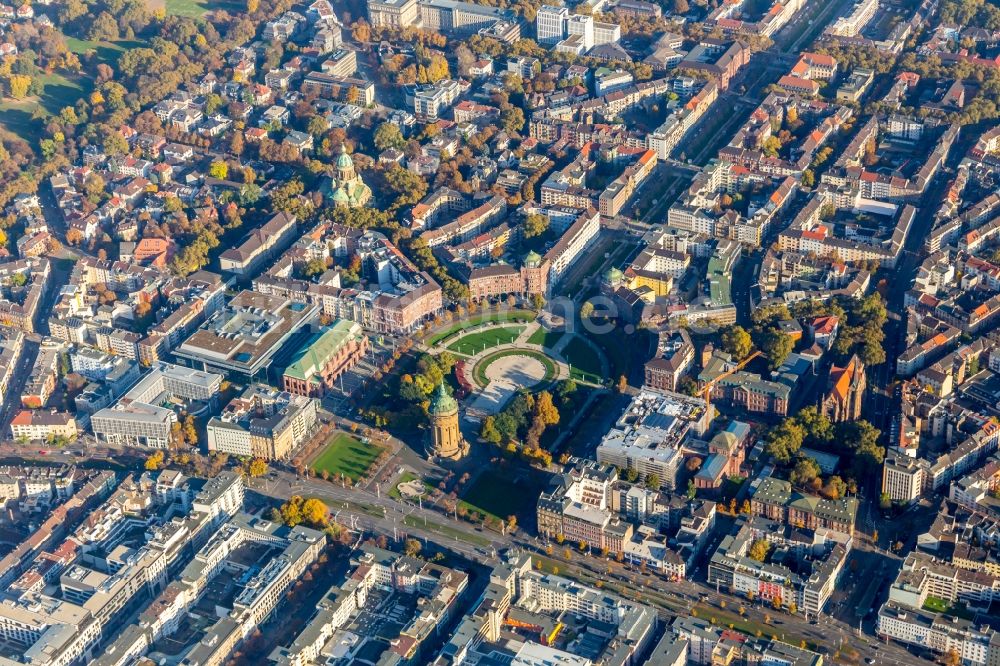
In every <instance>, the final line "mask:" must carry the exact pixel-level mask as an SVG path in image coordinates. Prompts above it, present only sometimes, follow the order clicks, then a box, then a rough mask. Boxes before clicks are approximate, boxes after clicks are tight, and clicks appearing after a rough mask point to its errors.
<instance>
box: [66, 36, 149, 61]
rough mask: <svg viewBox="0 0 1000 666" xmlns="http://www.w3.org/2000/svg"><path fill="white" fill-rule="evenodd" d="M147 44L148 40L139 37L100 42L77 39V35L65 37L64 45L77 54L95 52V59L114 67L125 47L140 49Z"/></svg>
mask: <svg viewBox="0 0 1000 666" xmlns="http://www.w3.org/2000/svg"><path fill="white" fill-rule="evenodd" d="M147 46H149V43H148V42H145V41H143V40H140V39H120V40H117V41H114V42H102V41H97V40H92V39H78V38H77V37H67V38H66V47H67V48H68V49H69V50H70V51H71V52H72V53H75V54H77V55H83V54H84V53H86V52H87V51H94V52H96V53H97V59H98V60H99V61H100V62H102V63H104V64H105V65H111V66H112V67H114V66H115V65H117V64H118V57H119V56H120V55H121V54H122V53H124V52H125V51H126V50H127V49H141V48H145V47H147Z"/></svg>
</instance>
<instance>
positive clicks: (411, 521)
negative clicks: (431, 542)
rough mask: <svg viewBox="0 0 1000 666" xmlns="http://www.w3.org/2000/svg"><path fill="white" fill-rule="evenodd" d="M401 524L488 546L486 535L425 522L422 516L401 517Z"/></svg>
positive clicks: (488, 541)
mask: <svg viewBox="0 0 1000 666" xmlns="http://www.w3.org/2000/svg"><path fill="white" fill-rule="evenodd" d="M403 524H404V525H406V526H407V527H425V528H426V529H429V530H430V531H431V532H437V533H438V534H440V535H442V536H446V537H449V538H452V539H457V540H459V541H464V542H466V543H471V544H473V545H476V546H488V545H490V540H489V539H487V538H486V537H481V536H478V535H476V534H468V533H466V532H463V531H462V530H457V529H455V528H454V527H450V526H448V525H442V524H440V523H435V522H433V521H427V522H425V521H424V519H423V518H417V517H416V516H407V517H406V518H403Z"/></svg>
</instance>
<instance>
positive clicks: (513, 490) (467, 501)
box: [459, 471, 537, 520]
mask: <svg viewBox="0 0 1000 666" xmlns="http://www.w3.org/2000/svg"><path fill="white" fill-rule="evenodd" d="M528 485H529V484H527V483H525V482H521V483H517V482H515V481H513V480H512V479H510V478H508V477H506V476H503V475H501V474H499V473H497V472H492V471H488V472H483V473H482V474H480V475H479V476H478V477H477V478H476V480H475V481H474V482H473V484H472V486H470V487H469V489H468V490H467V491H466V493H465V495H464V496H463V497H462V499H461V500H460V501H459V506H464V507H465V508H466V509H468V510H469V511H476V512H479V513H484V514H486V515H487V516H491V517H493V518H497V519H499V520H506V519H507V516H510V515H517V514H518V513H519V512H520V511H521V510H522V509H524V507H525V506H527V503H528V502H530V501H531V499H530V498H531V497H534V496H535V495H537V492H534V491H536V490H537V489H534V488H528V487H527V486H528ZM533 492H534V494H532V493H533Z"/></svg>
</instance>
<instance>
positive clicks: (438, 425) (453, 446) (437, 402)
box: [427, 384, 469, 460]
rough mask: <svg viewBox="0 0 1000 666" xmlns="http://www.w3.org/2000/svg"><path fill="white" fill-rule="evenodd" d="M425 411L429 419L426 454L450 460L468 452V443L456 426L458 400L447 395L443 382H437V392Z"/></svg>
mask: <svg viewBox="0 0 1000 666" xmlns="http://www.w3.org/2000/svg"><path fill="white" fill-rule="evenodd" d="M427 411H428V414H429V416H430V421H431V432H430V438H431V439H430V443H429V445H428V449H427V453H428V455H429V456H431V457H437V458H448V459H450V460H458V459H459V458H462V457H463V456H465V454H466V453H468V452H469V444H468V442H466V441H465V440H464V439H463V438H462V432H461V431H460V430H459V428H458V402H457V401H456V400H455V398H453V397H451V396H450V395H448V393H447V391H445V388H444V384H438V390H437V393H435V394H434V398H433V399H432V400H431V406H430V408H429V409H428V410H427Z"/></svg>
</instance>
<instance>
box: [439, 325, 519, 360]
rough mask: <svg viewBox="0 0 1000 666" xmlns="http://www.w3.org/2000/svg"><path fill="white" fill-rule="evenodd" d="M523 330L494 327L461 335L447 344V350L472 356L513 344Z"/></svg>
mask: <svg viewBox="0 0 1000 666" xmlns="http://www.w3.org/2000/svg"><path fill="white" fill-rule="evenodd" d="M523 330H524V326H494V327H492V328H487V329H485V330H482V331H476V332H475V333H469V334H468V335H463V336H462V337H460V338H459V339H458V340H456V341H455V342H452V343H451V344H449V345H448V349H449V350H450V351H453V352H456V353H459V354H464V355H465V356H474V355H476V354H478V353H480V352H484V351H486V350H487V349H489V348H490V347H499V346H500V345H506V344H510V343H512V342H514V341H515V340H517V336H519V335H521V332H522V331H523Z"/></svg>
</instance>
